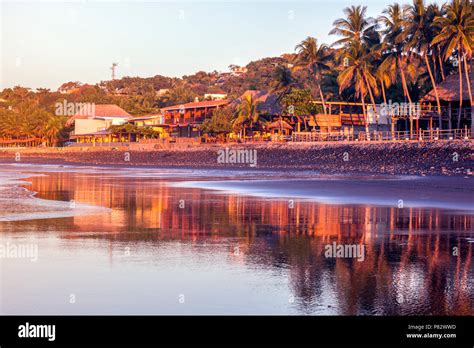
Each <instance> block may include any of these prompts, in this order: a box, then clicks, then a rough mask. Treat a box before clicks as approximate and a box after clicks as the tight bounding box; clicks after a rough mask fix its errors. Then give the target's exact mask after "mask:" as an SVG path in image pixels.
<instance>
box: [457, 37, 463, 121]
mask: <svg viewBox="0 0 474 348" xmlns="http://www.w3.org/2000/svg"><path fill="white" fill-rule="evenodd" d="M458 59H459V62H458V72H459V110H458V122H457V127H456V128H458V129H459V127H460V126H461V113H462V56H461V45H459V49H458Z"/></svg>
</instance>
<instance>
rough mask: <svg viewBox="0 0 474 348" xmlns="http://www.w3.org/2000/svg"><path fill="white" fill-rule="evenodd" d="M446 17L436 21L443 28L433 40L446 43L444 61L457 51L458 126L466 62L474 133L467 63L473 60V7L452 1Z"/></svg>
mask: <svg viewBox="0 0 474 348" xmlns="http://www.w3.org/2000/svg"><path fill="white" fill-rule="evenodd" d="M444 9H445V11H446V16H438V17H436V19H435V23H437V24H438V25H439V26H440V27H441V32H440V33H439V34H438V35H437V36H436V37H435V38H434V39H433V40H432V43H433V44H437V43H446V44H447V46H446V52H445V56H444V59H445V60H448V59H449V58H450V57H451V54H452V53H453V52H454V51H455V50H457V55H458V72H459V98H460V100H459V113H458V124H457V127H458V128H459V127H460V122H461V109H462V94H463V91H462V89H463V88H462V80H463V79H462V65H463V62H464V68H465V74H466V82H467V86H468V91H469V98H470V102H471V132H474V103H473V98H472V91H471V83H470V80H469V72H468V71H469V67H468V64H467V61H468V60H470V59H472V47H473V45H474V43H473V36H474V16H473V5H472V4H471V3H470V2H469V0H452V2H451V3H450V4H446V5H445V6H444Z"/></svg>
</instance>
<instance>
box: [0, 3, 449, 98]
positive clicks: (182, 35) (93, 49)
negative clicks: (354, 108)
mask: <svg viewBox="0 0 474 348" xmlns="http://www.w3.org/2000/svg"><path fill="white" fill-rule="evenodd" d="M392 2H393V0H392V1H388V0H366V1H365V2H362V1H357V0H348V1H346V0H338V1H332V0H316V1H309V0H306V1H270V0H266V1H246V2H243V1H211V2H203V1H199V2H197V1H167V2H165V1H148V2H134V1H120V2H118V1H107V2H105V1H101V2H96V1H86V0H84V1H68V2H65V1H64V2H63V1H55V2H42V1H41V2H28V1H22V2H20V1H15V2H8V1H6V2H5V1H4V2H2V3H1V4H0V6H1V15H0V16H1V17H0V18H1V21H0V22H1V44H0V49H1V52H0V53H1V56H0V57H1V58H0V59H1V60H0V62H1V71H0V74H1V75H0V88H2V89H3V88H5V87H13V86H15V85H22V86H25V87H31V88H38V87H47V88H51V89H56V88H58V87H59V86H60V85H61V83H63V82H67V81H76V80H77V81H81V82H83V83H91V84H95V83H97V82H99V81H101V80H108V79H110V76H111V71H110V69H109V68H110V66H111V64H112V62H117V63H118V64H119V66H118V68H117V77H119V78H120V77H122V76H141V77H149V76H154V75H157V74H160V75H165V76H177V77H181V76H182V75H186V74H192V73H194V72H196V71H199V70H204V71H212V70H218V71H226V70H227V67H228V66H229V65H230V64H238V65H246V64H247V63H248V62H249V61H252V60H256V59H259V58H263V57H270V56H279V55H281V54H282V53H288V52H293V51H294V47H295V45H296V44H297V43H298V42H299V41H301V40H302V39H304V38H305V37H307V36H308V35H310V36H314V37H316V38H318V39H319V40H320V42H325V43H331V42H333V41H334V40H335V39H336V37H334V36H328V32H329V30H330V29H331V25H332V22H333V21H334V20H335V19H336V18H338V17H342V15H343V14H342V10H343V8H344V7H347V6H349V5H358V4H363V5H366V6H368V12H369V15H371V16H378V15H379V14H380V13H381V11H382V9H383V8H384V7H386V5H387V4H390V3H392ZM399 2H400V3H406V2H407V1H399ZM439 2H441V1H439Z"/></svg>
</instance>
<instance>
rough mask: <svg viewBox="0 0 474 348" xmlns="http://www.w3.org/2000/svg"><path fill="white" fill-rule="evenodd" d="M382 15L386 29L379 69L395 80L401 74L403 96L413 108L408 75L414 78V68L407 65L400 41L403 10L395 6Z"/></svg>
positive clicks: (389, 7) (397, 5)
mask: <svg viewBox="0 0 474 348" xmlns="http://www.w3.org/2000/svg"><path fill="white" fill-rule="evenodd" d="M382 13H383V14H382V15H381V16H380V17H379V18H378V20H379V22H380V23H382V24H383V25H384V28H385V29H384V30H383V31H382V34H383V42H382V47H381V52H382V58H383V61H382V63H381V64H380V67H379V69H380V70H381V71H384V72H387V73H389V74H390V77H391V78H392V79H395V77H396V74H397V71H398V72H399V73H400V77H401V81H402V87H403V94H404V95H405V97H406V98H407V99H408V102H409V104H410V107H411V105H412V103H413V102H412V98H411V96H410V92H409V90H408V83H407V74H409V76H413V75H414V73H415V72H414V71H413V66H412V65H410V64H407V59H408V57H407V56H406V55H405V54H404V53H403V48H404V44H405V43H404V41H402V40H400V39H399V35H400V33H401V32H402V31H403V19H404V13H403V9H402V7H400V5H399V4H393V5H390V6H388V8H387V9H385V10H384V11H383V12H382Z"/></svg>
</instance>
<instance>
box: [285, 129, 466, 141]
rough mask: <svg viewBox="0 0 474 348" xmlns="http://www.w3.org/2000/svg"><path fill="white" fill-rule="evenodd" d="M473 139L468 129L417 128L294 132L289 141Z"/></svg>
mask: <svg viewBox="0 0 474 348" xmlns="http://www.w3.org/2000/svg"><path fill="white" fill-rule="evenodd" d="M468 139H473V137H472V134H471V131H470V129H467V128H465V129H452V130H432V131H430V130H419V131H418V132H417V133H411V134H410V132H409V131H395V132H390V131H371V132H369V133H366V132H358V133H344V132H330V133H329V132H294V133H293V134H292V136H291V141H294V142H322V141H408V140H412V141H438V140H468Z"/></svg>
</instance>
